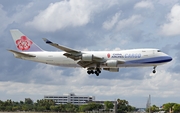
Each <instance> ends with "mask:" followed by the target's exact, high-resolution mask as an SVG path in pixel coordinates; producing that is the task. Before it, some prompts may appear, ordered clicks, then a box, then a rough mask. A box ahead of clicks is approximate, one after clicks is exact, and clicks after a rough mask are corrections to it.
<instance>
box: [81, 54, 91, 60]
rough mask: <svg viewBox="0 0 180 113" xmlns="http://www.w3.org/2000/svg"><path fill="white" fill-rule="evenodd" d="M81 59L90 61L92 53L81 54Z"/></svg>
mask: <svg viewBox="0 0 180 113" xmlns="http://www.w3.org/2000/svg"><path fill="white" fill-rule="evenodd" d="M81 60H82V61H92V60H93V55H92V54H82V58H81Z"/></svg>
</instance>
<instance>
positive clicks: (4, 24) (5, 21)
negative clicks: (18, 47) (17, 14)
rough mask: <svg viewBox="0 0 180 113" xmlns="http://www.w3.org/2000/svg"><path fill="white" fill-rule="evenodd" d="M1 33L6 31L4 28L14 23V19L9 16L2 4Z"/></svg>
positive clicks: (0, 11) (0, 16) (0, 9)
mask: <svg viewBox="0 0 180 113" xmlns="http://www.w3.org/2000/svg"><path fill="white" fill-rule="evenodd" d="M0 14H1V15H0V22H1V27H0V33H2V32H3V31H4V29H6V28H7V26H8V25H9V24H10V23H12V20H11V19H10V18H9V17H8V16H7V12H6V11H4V10H3V6H2V5H1V4H0Z"/></svg>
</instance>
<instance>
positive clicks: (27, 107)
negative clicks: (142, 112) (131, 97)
mask: <svg viewBox="0 0 180 113" xmlns="http://www.w3.org/2000/svg"><path fill="white" fill-rule="evenodd" d="M116 103H117V104H116V108H117V112H118V113H126V112H130V111H135V110H136V108H135V107H132V106H130V105H129V103H128V101H126V100H120V99H118V100H117V102H116ZM114 105H115V104H114V103H112V102H110V101H106V102H104V105H103V104H98V103H95V102H91V103H88V104H84V105H74V104H71V103H67V104H58V105H56V104H55V102H54V101H53V100H46V99H42V100H37V102H33V101H32V100H31V99H30V98H28V99H25V101H20V102H14V101H12V100H6V101H1V100H0V111H8V112H9V111H35V112H36V111H37V112H46V111H48V112H49V111H50V112H86V111H110V110H112V109H114V107H115V106H114Z"/></svg>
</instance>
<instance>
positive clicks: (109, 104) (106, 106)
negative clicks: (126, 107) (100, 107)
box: [104, 101, 114, 111]
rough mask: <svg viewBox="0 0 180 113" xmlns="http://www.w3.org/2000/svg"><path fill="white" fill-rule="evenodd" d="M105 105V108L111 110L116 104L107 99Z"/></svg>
mask: <svg viewBox="0 0 180 113" xmlns="http://www.w3.org/2000/svg"><path fill="white" fill-rule="evenodd" d="M104 105H105V109H106V110H107V111H109V110H110V109H113V107H114V104H113V103H112V102H110V101H105V102H104Z"/></svg>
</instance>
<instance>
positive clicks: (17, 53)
mask: <svg viewBox="0 0 180 113" xmlns="http://www.w3.org/2000/svg"><path fill="white" fill-rule="evenodd" d="M8 51H10V52H12V53H13V54H14V55H15V56H17V57H36V56H35V55H31V54H26V53H22V52H18V51H14V50H8Z"/></svg>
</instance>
